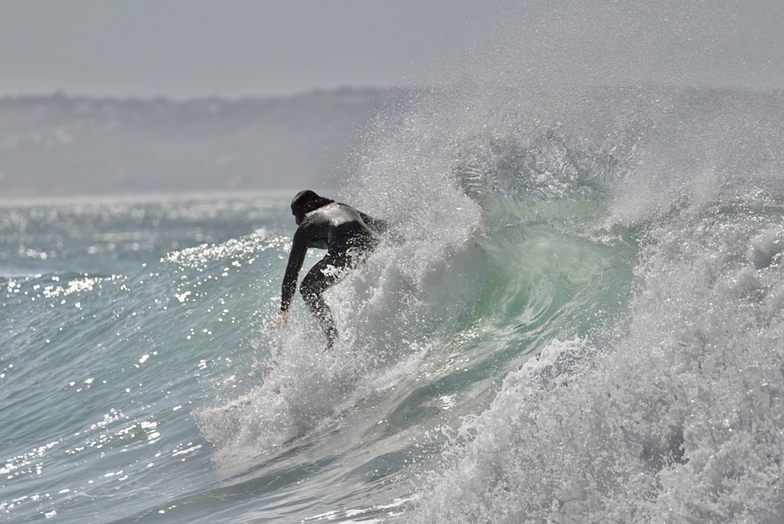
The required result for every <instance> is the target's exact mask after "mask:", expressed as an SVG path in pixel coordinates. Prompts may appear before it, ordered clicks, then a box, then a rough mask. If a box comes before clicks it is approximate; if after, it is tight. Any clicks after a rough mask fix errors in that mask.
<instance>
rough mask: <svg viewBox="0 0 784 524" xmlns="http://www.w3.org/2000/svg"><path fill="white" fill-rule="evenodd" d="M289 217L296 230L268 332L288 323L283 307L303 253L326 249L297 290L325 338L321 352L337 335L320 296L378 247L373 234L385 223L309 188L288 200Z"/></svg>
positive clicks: (289, 298) (293, 286) (290, 296)
mask: <svg viewBox="0 0 784 524" xmlns="http://www.w3.org/2000/svg"><path fill="white" fill-rule="evenodd" d="M291 212H292V214H293V215H294V221H295V222H296V223H297V226H298V227H297V231H296V232H295V233H294V240H293V242H292V245H291V253H290V254H289V261H288V264H287V265H286V274H285V276H284V277H283V286H282V290H281V299H280V311H279V312H278V315H277V318H276V319H275V322H274V324H273V327H274V328H278V327H281V326H285V325H286V323H288V320H289V306H290V305H291V301H292V299H293V298H294V293H295V291H296V289H297V279H298V277H299V271H300V269H302V263H303V262H304V260H305V254H306V253H307V251H308V248H311V247H313V248H317V249H326V250H327V254H326V256H325V257H324V258H322V259H321V260H320V261H319V262H317V263H316V264H315V265H314V266H313V267H312V268H311V269H310V271H308V274H307V275H305V278H303V279H302V283H301V284H300V287H299V291H300V293H301V294H302V298H303V299H304V300H305V304H307V306H308V309H310V312H311V313H313V316H315V317H316V320H318V322H319V324H320V325H321V328H322V329H323V330H324V333H325V334H326V336H327V347H326V349H325V350H324V351H326V350H328V349H330V348H331V347H332V345H333V344H334V343H335V339H337V338H338V331H337V328H336V327H335V321H334V319H333V318H332V312H331V311H330V309H329V306H327V304H326V302H324V297H323V296H322V295H323V293H324V291H325V290H326V289H327V288H328V287H330V286H332V285H333V284H335V283H337V282H338V281H339V280H340V279H342V278H343V277H344V276H345V275H346V274H347V273H348V271H350V270H351V269H354V268H355V267H357V265H359V264H360V263H361V262H363V261H365V260H366V259H367V257H368V256H370V253H371V252H372V251H373V249H374V248H375V247H376V245H377V244H378V238H377V237H376V235H379V234H383V233H386V231H387V229H388V224H387V222H386V221H384V220H379V219H376V218H373V217H371V216H368V215H366V214H364V213H362V212H360V211H357V210H356V209H354V208H353V207H351V206H349V205H346V204H341V203H339V202H335V201H334V200H332V199H329V198H325V197H322V196H319V195H317V194H316V193H315V192H313V191H311V190H309V189H306V190H304V191H300V192H299V193H297V195H296V196H295V197H294V199H293V200H292V201H291Z"/></svg>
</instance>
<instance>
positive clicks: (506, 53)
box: [0, 0, 784, 98]
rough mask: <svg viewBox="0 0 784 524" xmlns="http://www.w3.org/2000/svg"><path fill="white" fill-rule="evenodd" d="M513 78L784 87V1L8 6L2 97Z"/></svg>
mask: <svg viewBox="0 0 784 524" xmlns="http://www.w3.org/2000/svg"><path fill="white" fill-rule="evenodd" d="M496 57H502V58H500V59H499V60H503V61H504V63H503V64H498V63H496V64H493V67H494V68H489V69H484V70H483V67H482V66H483V62H487V61H490V62H492V61H493V60H495V59H496ZM471 60H474V61H476V62H477V64H476V67H475V68H473V69H472V67H473V66H470V65H466V63H468V62H470V61H471ZM461 62H463V63H462V64H461ZM510 69H513V70H515V71H518V70H519V71H520V72H521V74H522V75H526V74H530V75H535V74H541V72H542V71H546V72H547V74H548V75H549V74H551V73H552V71H554V70H556V69H557V70H559V73H558V74H560V75H562V77H563V78H572V79H573V80H574V79H587V78H589V77H593V78H594V79H597V80H601V79H603V78H608V77H611V76H613V75H615V76H621V77H623V76H624V75H626V80H628V79H629V78H632V80H634V79H635V78H644V77H647V78H648V79H653V80H659V81H660V80H662V79H664V80H673V79H674V80H675V81H677V82H683V83H687V84H689V83H699V82H706V83H720V84H721V83H725V84H741V85H743V84H747V85H753V86H761V87H784V0H678V1H676V0H658V1H653V0H644V1H643V0H488V1H485V0H394V1H385V2H382V1H376V0H310V1H304V0H274V1H273V0H0V96H4V95H12V94H49V93H53V92H55V91H58V90H59V91H64V92H65V93H67V94H73V95H97V96H137V97H151V96H157V95H162V96H168V97H177V98H183V97H194V96H242V95H274V94H291V93H298V92H305V91H310V90H312V89H317V88H320V89H331V88H335V87H340V86H379V87H384V86H389V85H412V84H422V83H428V82H430V81H432V80H433V78H434V77H437V76H438V75H439V74H441V73H442V72H444V71H446V70H449V71H450V72H451V73H454V72H455V71H462V73H460V74H463V75H467V76H471V75H472V74H474V75H476V76H477V77H479V76H482V75H494V74H496V73H497V72H498V71H504V70H510ZM472 71H473V72H472ZM433 72H436V74H435V75H432V76H430V74H431V73H433ZM635 75H636V76H635Z"/></svg>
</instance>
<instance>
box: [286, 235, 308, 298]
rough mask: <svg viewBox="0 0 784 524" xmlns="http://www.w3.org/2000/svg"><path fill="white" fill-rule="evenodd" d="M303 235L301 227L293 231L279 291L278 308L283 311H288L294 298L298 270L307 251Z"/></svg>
mask: <svg viewBox="0 0 784 524" xmlns="http://www.w3.org/2000/svg"><path fill="white" fill-rule="evenodd" d="M304 237H305V234H304V233H303V231H302V229H301V228H300V229H297V232H296V233H294V240H293V241H292V244H291V253H289V262H288V264H286V274H285V276H284V277H283V286H282V289H281V293H280V310H281V311H283V312H286V311H288V309H289V306H290V305H291V301H292V300H293V298H294V293H295V292H296V291H297V277H299V270H300V269H302V264H303V262H304V261H305V254H306V253H307V251H308V247H307V244H306V242H305V238H304Z"/></svg>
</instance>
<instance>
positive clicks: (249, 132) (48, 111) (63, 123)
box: [0, 88, 408, 205]
mask: <svg viewBox="0 0 784 524" xmlns="http://www.w3.org/2000/svg"><path fill="white" fill-rule="evenodd" d="M407 96H408V92H407V91H406V90H403V89H375V88H356V89H355V88H342V89H338V90H334V91H313V92H310V93H303V94H297V95H292V96H286V97H276V98H253V97H246V98H237V99H220V98H203V99H192V100H170V99H165V98H153V99H133V98H125V99H122V98H117V99H113V98H89V97H82V96H69V95H66V94H62V93H55V94H53V95H50V96H8V97H3V98H0V187H1V188H2V189H0V205H5V204H9V203H10V204H13V205H17V204H26V203H34V204H35V203H40V202H66V201H73V200H79V199H90V198H97V197H100V198H101V199H109V200H111V199H115V200H116V199H118V198H122V199H127V198H132V199H139V198H141V199H149V198H180V197H181V196H183V195H200V196H207V197H209V196H210V195H221V194H225V195H236V196H242V195H246V194H269V193H270V192H278V191H285V190H288V189H289V188H292V187H296V188H301V187H306V186H307V187H311V186H312V187H322V188H323V187H334V186H337V185H339V183H340V178H341V177H343V176H344V175H345V173H344V171H345V168H346V159H347V155H348V154H349V152H350V151H351V150H352V148H353V147H354V146H355V145H356V143H357V140H358V136H359V133H360V130H362V129H364V128H365V127H366V126H367V125H368V124H369V122H370V121H371V119H372V118H373V116H375V115H376V114H378V112H379V111H380V110H382V108H383V107H384V106H385V104H389V103H397V102H399V101H400V100H405V99H406V97H407Z"/></svg>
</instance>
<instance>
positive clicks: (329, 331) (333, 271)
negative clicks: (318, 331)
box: [299, 256, 344, 349]
mask: <svg viewBox="0 0 784 524" xmlns="http://www.w3.org/2000/svg"><path fill="white" fill-rule="evenodd" d="M335 262H337V261H336V260H334V259H332V258H331V257H329V256H327V257H324V259H323V260H321V261H319V262H317V263H316V265H314V266H313V267H312V268H311V269H310V271H308V274H307V275H305V278H303V279H302V284H300V287H299V291H300V293H302V298H303V299H304V300H305V304H307V306H308V309H310V311H311V313H313V316H315V317H316V320H318V322H319V324H321V328H322V329H323V330H324V334H325V335H326V336H327V349H329V348H331V347H332V344H334V342H335V340H336V339H337V338H338V330H337V328H336V327H335V320H334V319H333V317H332V311H331V310H330V309H329V306H328V305H327V303H326V302H324V296H323V293H324V291H325V290H326V289H327V288H328V287H329V286H331V285H332V284H334V283H336V282H337V281H338V280H340V278H341V277H342V273H344V268H343V267H341V266H340V264H335Z"/></svg>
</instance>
